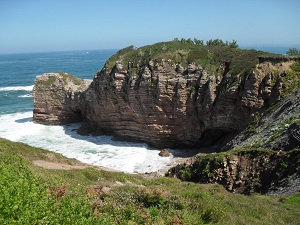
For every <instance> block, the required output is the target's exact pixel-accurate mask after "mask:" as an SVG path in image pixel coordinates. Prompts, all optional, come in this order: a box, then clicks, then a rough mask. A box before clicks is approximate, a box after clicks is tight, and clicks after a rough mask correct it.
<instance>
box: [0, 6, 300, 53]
mask: <svg viewBox="0 0 300 225" xmlns="http://www.w3.org/2000/svg"><path fill="white" fill-rule="evenodd" d="M299 10H300V0H205V1H204V0H151V1H146V0H144V1H142V0H0V54H1V53H2V54H3V53H21V52H47V51H65V50H92V49H120V48H123V47H126V46H129V45H135V46H137V47H139V46H143V45H149V44H154V43H156V42H161V41H170V40H173V39H174V38H179V39H180V38H192V39H193V38H194V37H196V38H198V39H200V40H204V41H207V40H209V39H216V38H220V39H223V40H224V41H225V40H228V41H232V40H233V39H234V40H237V42H238V44H239V45H240V46H242V45H248V46H255V45H299V44H300V11H299Z"/></svg>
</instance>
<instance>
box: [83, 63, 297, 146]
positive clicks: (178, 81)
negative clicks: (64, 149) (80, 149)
mask: <svg viewBox="0 0 300 225" xmlns="http://www.w3.org/2000/svg"><path fill="white" fill-rule="evenodd" d="M292 63H293V62H285V63H280V64H281V65H279V64H278V65H275V66H274V67H278V70H277V71H278V73H279V74H280V76H282V74H283V73H284V69H283V68H286V67H287V68H288V67H289V66H290V65H291V64H292ZM268 64H269V62H265V63H262V64H258V68H257V70H256V71H255V72H254V71H251V72H249V73H245V74H237V75H233V74H230V72H228V67H229V65H226V63H224V64H220V70H219V72H218V73H209V72H207V71H206V70H204V69H203V68H202V67H201V66H199V65H195V64H192V63H191V64H188V65H187V67H183V66H182V65H180V64H172V63H170V62H169V61H166V60H161V61H159V62H157V61H156V62H154V61H151V60H150V61H149V63H148V64H146V65H136V67H134V68H132V67H130V66H129V67H125V66H124V65H123V64H121V62H117V64H116V65H115V66H114V67H113V68H112V70H108V69H107V68H103V69H102V70H101V71H100V72H99V73H98V74H97V75H96V76H95V78H94V81H93V83H92V84H91V86H90V87H89V88H88V89H87V91H86V92H84V93H83V96H84V97H83V98H84V99H85V102H84V103H83V105H82V106H81V109H82V115H83V118H84V123H83V127H84V128H88V130H89V131H92V132H93V133H95V134H100V135H101V134H112V135H113V136H114V137H115V138H117V139H121V140H131V141H141V142H147V143H149V144H151V145H153V146H159V147H172V148H174V147H175V148H176V147H196V146H205V145H212V144H214V143H215V142H217V141H218V140H219V139H221V138H222V137H223V136H225V135H227V134H229V133H235V132H238V131H241V130H242V129H244V128H245V127H246V126H247V124H248V123H249V121H251V120H252V119H253V118H254V113H255V112H257V111H259V110H260V109H262V108H263V107H265V106H266V104H272V103H274V102H276V101H277V100H278V99H279V98H280V93H281V91H282V80H281V78H280V77H279V78H278V79H277V81H276V80H275V78H274V76H273V74H272V72H271V70H270V69H269V70H266V69H262V68H263V67H268ZM133 69H134V70H135V71H138V73H136V74H133V73H132V70H133ZM272 83H273V85H272Z"/></svg>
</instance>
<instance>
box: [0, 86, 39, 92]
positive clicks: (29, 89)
mask: <svg viewBox="0 0 300 225" xmlns="http://www.w3.org/2000/svg"><path fill="white" fill-rule="evenodd" d="M32 90H33V85H30V86H15V87H0V91H32Z"/></svg>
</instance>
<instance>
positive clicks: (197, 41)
mask: <svg viewBox="0 0 300 225" xmlns="http://www.w3.org/2000/svg"><path fill="white" fill-rule="evenodd" d="M194 43H195V45H204V42H203V40H199V39H197V38H194Z"/></svg>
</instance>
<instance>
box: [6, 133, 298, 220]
mask: <svg viewBox="0 0 300 225" xmlns="http://www.w3.org/2000/svg"><path fill="white" fill-rule="evenodd" d="M49 154H50V155H51V157H50V158H49ZM36 159H44V160H52V161H57V162H63V163H70V164H74V163H76V160H71V159H66V158H64V157H62V156H61V155H59V154H54V153H49V152H48V151H45V150H42V149H38V148H33V147H30V146H27V145H24V144H21V143H13V142H10V141H7V140H5V139H0V199H1V201H0V224H205V223H216V224H299V223H298V222H299V221H298V218H300V195H299V194H297V195H294V196H290V197H270V196H262V195H252V196H244V195H237V194H232V193H229V192H227V191H225V190H224V189H223V187H221V186H219V185H202V184H195V183H189V182H181V181H179V180H177V179H172V178H144V177H143V176H140V175H129V174H125V173H115V172H108V171H101V170H98V169H96V168H87V169H83V170H47V169H43V168H40V167H36V166H34V165H33V164H32V163H31V162H32V161H33V160H36Z"/></svg>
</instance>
